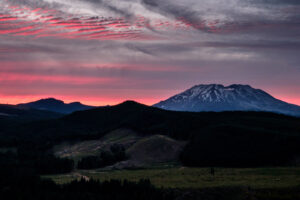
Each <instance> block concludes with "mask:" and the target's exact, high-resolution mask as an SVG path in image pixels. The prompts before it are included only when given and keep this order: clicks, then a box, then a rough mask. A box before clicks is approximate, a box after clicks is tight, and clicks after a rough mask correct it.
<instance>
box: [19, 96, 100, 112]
mask: <svg viewBox="0 0 300 200" xmlns="http://www.w3.org/2000/svg"><path fill="white" fill-rule="evenodd" d="M17 107H20V108H32V109H38V110H47V111H52V112H57V113H62V114H70V113H72V112H75V111H81V110H88V109H92V108H96V107H95V106H88V105H84V104H82V103H80V102H71V103H65V102H64V101H62V100H58V99H55V98H45V99H40V100H37V101H33V102H29V103H22V104H18V105H17Z"/></svg>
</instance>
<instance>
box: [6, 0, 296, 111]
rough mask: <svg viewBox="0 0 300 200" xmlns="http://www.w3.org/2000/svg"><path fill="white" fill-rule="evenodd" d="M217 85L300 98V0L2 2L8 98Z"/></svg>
mask: <svg viewBox="0 0 300 200" xmlns="http://www.w3.org/2000/svg"><path fill="white" fill-rule="evenodd" d="M210 83H217V84H224V85H230V84H249V85H251V86H252V87H254V88H260V89H263V90H265V91H266V92H268V93H270V94H271V95H272V96H274V97H276V98H279V99H281V100H284V101H287V102H290V103H293V104H297V105H300V1H299V0H0V103H9V104H17V103H21V102H29V101H33V100H37V99H40V98H47V97H55V98H58V99H62V100H64V101H66V102H71V101H81V102H83V103H86V104H91V105H108V104H110V105H111V104H116V103H120V102H122V101H125V100H136V101H138V102H141V103H144V104H148V105H152V104H154V103H157V102H159V101H160V100H163V99H166V98H168V97H170V96H172V95H174V94H176V93H179V92H181V91H183V90H186V89H188V88H190V87H192V86H193V85H198V84H210Z"/></svg>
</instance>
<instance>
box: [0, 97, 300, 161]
mask: <svg viewBox="0 0 300 200" xmlns="http://www.w3.org/2000/svg"><path fill="white" fill-rule="evenodd" d="M0 119H1V118H0ZM120 128H127V129H131V130H134V131H135V132H137V133H138V134H140V135H141V136H147V135H154V134H160V135H166V136H169V137H172V138H173V139H176V140H185V141H187V145H186V146H185V147H184V149H183V151H182V152H181V162H182V163H183V164H184V165H188V166H228V167H251V166H253V167H256V166H283V165H296V164H298V163H297V162H298V161H299V156H300V148H299V144H300V118H296V117H291V116H285V115H280V114H275V113H268V112H199V113H197V112H176V111H167V110H162V109H159V108H155V107H149V106H145V105H142V104H139V103H136V102H133V101H127V102H124V103H122V104H119V105H116V106H111V107H102V108H94V109H90V110H85V111H78V112H74V113H72V114H70V115H66V116H63V117H60V118H57V119H52V120H44V121H39V122H30V123H25V124H21V125H18V126H15V127H13V128H12V129H4V130H3V131H2V132H1V135H0V137H1V138H0V142H2V143H1V144H2V145H8V144H10V145H11V146H13V145H15V146H25V147H26V145H28V146H29V147H30V148H33V147H35V148H36V149H39V151H45V152H49V151H48V150H49V149H51V148H52V147H53V146H54V145H56V144H59V143H61V142H64V141H82V140H90V139H99V138H101V137H103V136H104V135H106V134H107V133H109V132H111V131H113V130H116V129H120ZM25 147H24V148H25ZM47 149H48V150H47ZM34 151H36V150H34ZM51 159H52V158H51Z"/></svg>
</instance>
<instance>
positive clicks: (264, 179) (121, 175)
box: [45, 167, 300, 189]
mask: <svg viewBox="0 0 300 200" xmlns="http://www.w3.org/2000/svg"><path fill="white" fill-rule="evenodd" d="M82 176H85V177H89V178H93V179H98V180H101V181H104V180H110V179H121V180H124V179H127V180H130V181H138V180H140V179H150V180H151V182H152V183H153V184H154V185H155V186H157V187H164V188H209V187H223V186H226V187H227V186H247V187H248V186H249V187H251V188H256V189H264V188H267V189H269V188H290V187H298V186H300V168H292V167H290V168H255V169H254V168H249V169H247V168H245V169H229V168H215V175H214V176H212V175H211V174H210V168H186V167H175V168H166V169H144V170H118V171H95V170H94V171H91V170H90V171H77V172H74V173H73V174H66V175H53V176H45V178H51V179H53V180H54V181H55V182H57V183H60V184H62V183H66V182H70V181H72V180H74V179H79V178H81V177H82Z"/></svg>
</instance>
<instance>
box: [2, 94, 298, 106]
mask: <svg viewBox="0 0 300 200" xmlns="http://www.w3.org/2000/svg"><path fill="white" fill-rule="evenodd" d="M171 95H172V94H171ZM171 95H170V96H171ZM45 98H55V99H58V100H62V101H64V102H65V103H71V102H81V103H82V104H86V105H91V106H106V105H116V104H119V103H122V102H124V101H126V100H133V101H136V102H139V103H142V104H145V105H149V106H151V105H153V104H155V103H158V102H159V101H162V100H165V99H166V98H167V97H165V98H160V97H151V98H150V97H149V98H147V97H145V98H143V97H138V98H134V99H132V98H122V97H82V96H62V95H53V96H47V95H35V96H27V95H26V96H2V97H1V100H0V104H11V105H16V104H20V103H28V102H33V101H37V100H40V99H45ZM275 98H278V99H280V100H282V101H285V102H287V103H291V104H295V105H299V106H300V97H288V96H282V97H275Z"/></svg>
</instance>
